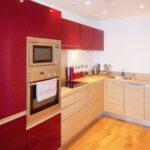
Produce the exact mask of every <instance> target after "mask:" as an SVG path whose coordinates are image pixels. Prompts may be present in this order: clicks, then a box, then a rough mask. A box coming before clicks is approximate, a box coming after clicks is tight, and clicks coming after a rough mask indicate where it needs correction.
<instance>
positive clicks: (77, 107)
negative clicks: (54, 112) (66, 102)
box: [61, 95, 91, 120]
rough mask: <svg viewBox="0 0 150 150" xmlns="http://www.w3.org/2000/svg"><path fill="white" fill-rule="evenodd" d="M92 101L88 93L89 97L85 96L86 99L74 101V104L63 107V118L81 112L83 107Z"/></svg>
mask: <svg viewBox="0 0 150 150" xmlns="http://www.w3.org/2000/svg"><path fill="white" fill-rule="evenodd" d="M90 101H91V100H90V97H89V96H88V95H87V97H84V99H81V100H80V101H78V102H77V103H74V104H73V105H71V106H69V107H66V108H64V109H62V111H61V112H62V120H64V119H67V118H68V117H70V116H72V115H74V114H75V113H78V112H80V111H81V110H82V109H84V108H85V107H87V106H88V105H89V103H90Z"/></svg>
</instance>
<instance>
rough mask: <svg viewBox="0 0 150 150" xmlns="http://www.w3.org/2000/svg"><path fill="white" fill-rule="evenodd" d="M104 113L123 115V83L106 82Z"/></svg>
mask: <svg viewBox="0 0 150 150" xmlns="http://www.w3.org/2000/svg"><path fill="white" fill-rule="evenodd" d="M105 102H106V111H107V112H110V113H113V114H119V115H124V83H123V82H119V81H111V80H108V81H106V99H105Z"/></svg>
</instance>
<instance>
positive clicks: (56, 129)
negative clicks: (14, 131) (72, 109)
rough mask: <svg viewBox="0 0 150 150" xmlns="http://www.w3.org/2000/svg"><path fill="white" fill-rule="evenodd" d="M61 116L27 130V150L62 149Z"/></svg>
mask: <svg viewBox="0 0 150 150" xmlns="http://www.w3.org/2000/svg"><path fill="white" fill-rule="evenodd" d="M60 123H61V115H60V114H58V115H56V116H54V117H52V118H51V119H49V120H47V121H45V122H43V123H41V124H39V125H37V126H35V127H33V128H31V129H29V130H27V150H57V149H58V148H59V147H60V144H61V143H60V140H61V139H60V138H61V126H60Z"/></svg>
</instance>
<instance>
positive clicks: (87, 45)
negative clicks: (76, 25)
mask: <svg viewBox="0 0 150 150" xmlns="http://www.w3.org/2000/svg"><path fill="white" fill-rule="evenodd" d="M93 34H94V30H93V28H92V27H89V26H85V25H81V48H82V49H83V50H93Z"/></svg>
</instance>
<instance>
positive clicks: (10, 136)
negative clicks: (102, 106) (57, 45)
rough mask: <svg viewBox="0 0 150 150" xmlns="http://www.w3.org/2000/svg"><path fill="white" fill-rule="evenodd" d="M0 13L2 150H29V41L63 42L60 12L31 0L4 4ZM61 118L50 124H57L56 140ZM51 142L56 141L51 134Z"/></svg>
mask: <svg viewBox="0 0 150 150" xmlns="http://www.w3.org/2000/svg"><path fill="white" fill-rule="evenodd" d="M0 11H1V13H0V20H1V23H0V35H1V36H0V43H1V49H0V68H1V69H0V77H1V79H0V149H2V150H26V149H27V144H26V134H27V132H26V116H25V110H26V38H27V36H31V37H39V38H50V39H58V40H60V39H61V12H60V11H57V10H55V9H51V8H48V7H46V6H43V5H40V4H37V3H35V2H32V1H30V0H25V1H24V2H22V3H21V2H20V0H8V1H7V0H1V1H0ZM59 118H60V116H59V117H58V116H56V117H54V118H53V119H52V120H51V119H50V120H49V122H50V124H53V123H54V124H55V123H57V125H56V128H55V129H56V130H57V131H58V132H57V134H58V135H57V137H59V136H60V129H58V128H59V127H60V119H59ZM55 120H57V121H55ZM44 124H45V125H46V123H43V126H44ZM46 127H47V125H46ZM46 127H43V128H46ZM40 129H41V132H42V127H41V128H40ZM51 129H52V127H51V126H50V127H49V130H51ZM55 129H54V128H53V130H55ZM52 132H53V133H54V131H52ZM50 138H51V140H53V137H52V135H51V134H50ZM57 140H58V143H59V144H58V143H57V144H56V146H57V147H58V146H59V145H60V139H59V138H57ZM49 144H50V145H53V143H51V142H50V143H49ZM52 147H55V146H54V145H53V146H52Z"/></svg>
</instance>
